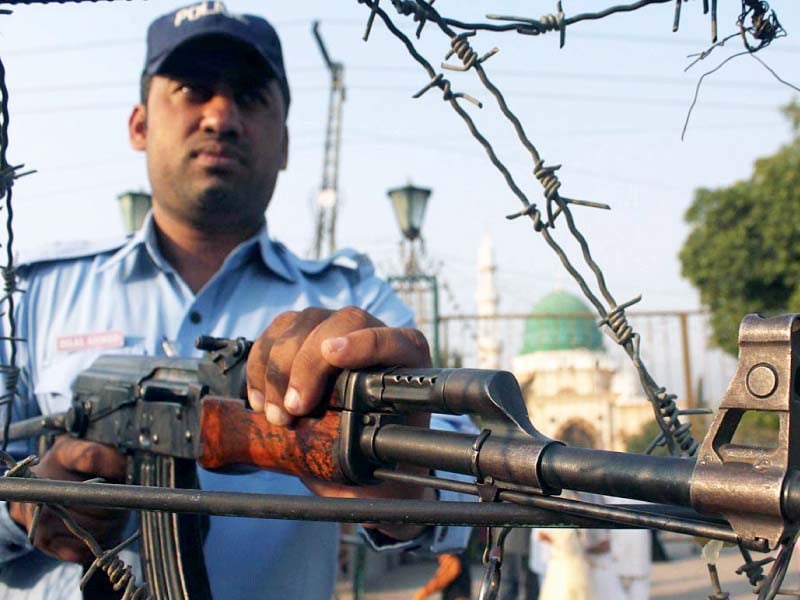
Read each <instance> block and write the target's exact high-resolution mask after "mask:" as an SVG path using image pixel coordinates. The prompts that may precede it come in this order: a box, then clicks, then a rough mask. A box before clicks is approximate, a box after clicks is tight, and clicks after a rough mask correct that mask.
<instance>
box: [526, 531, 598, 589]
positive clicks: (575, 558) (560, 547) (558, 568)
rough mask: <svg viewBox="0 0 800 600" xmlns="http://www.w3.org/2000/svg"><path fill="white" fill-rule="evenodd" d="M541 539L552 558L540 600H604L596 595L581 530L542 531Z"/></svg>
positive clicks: (549, 561) (548, 565)
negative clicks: (582, 542) (593, 590)
mask: <svg viewBox="0 0 800 600" xmlns="http://www.w3.org/2000/svg"><path fill="white" fill-rule="evenodd" d="M539 539H540V540H541V541H542V542H543V543H542V544H540V546H542V545H545V544H546V546H547V548H548V552H549V555H550V556H549V559H548V561H547V572H546V573H545V574H544V579H543V580H542V587H541V590H540V591H539V600H600V598H601V597H599V596H596V595H595V594H593V593H592V585H591V581H590V577H591V576H590V569H589V562H588V561H587V559H586V554H585V552H584V550H583V545H582V544H581V539H580V534H579V533H578V530H577V529H547V530H539Z"/></svg>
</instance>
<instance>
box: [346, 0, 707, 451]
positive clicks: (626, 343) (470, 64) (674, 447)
mask: <svg viewBox="0 0 800 600" xmlns="http://www.w3.org/2000/svg"><path fill="white" fill-rule="evenodd" d="M359 3H361V4H366V5H367V6H368V7H369V8H370V11H371V12H370V21H369V22H368V23H367V32H366V35H365V37H368V36H369V30H370V28H371V26H372V21H374V17H375V16H379V17H380V18H381V20H382V21H383V23H384V24H385V25H386V27H387V28H388V29H389V31H390V32H391V33H392V34H394V35H395V36H396V37H397V38H398V39H399V40H400V41H401V42H403V44H404V45H405V46H406V49H407V50H408V52H409V54H411V56H412V57H413V58H414V59H415V60H416V61H417V62H418V63H419V64H420V65H421V66H422V67H423V68H424V69H425V71H426V72H427V73H428V75H429V76H430V77H431V81H430V83H429V84H428V85H427V86H426V87H425V88H424V89H423V90H422V92H424V91H427V90H428V89H431V88H432V87H439V88H440V89H442V91H443V92H444V100H445V101H447V102H449V103H450V105H451V107H452V108H453V110H454V111H455V112H456V113H457V114H458V115H459V116H460V117H461V118H462V120H463V121H464V122H465V124H466V125H467V128H468V129H469V131H470V133H471V134H472V135H473V137H474V138H475V139H476V140H477V141H478V143H480V144H481V146H483V148H484V150H485V151H486V153H487V155H488V157H489V160H490V161H491V162H492V164H493V165H494V166H495V168H497V169H498V171H499V172H500V173H501V174H502V176H503V178H504V179H505V181H506V184H507V185H508V186H509V188H510V189H511V191H512V192H513V193H514V195H515V196H517V198H518V199H519V200H520V202H521V203H522V205H523V208H522V210H521V211H520V212H518V213H516V214H514V215H510V216H509V218H512V219H513V218H517V217H520V216H527V217H529V218H530V219H531V221H532V222H533V227H534V230H535V231H537V232H539V233H541V234H542V236H543V237H544V239H545V241H546V242H547V244H548V245H549V246H550V247H551V248H552V249H553V251H554V252H555V253H556V255H557V256H558V257H559V259H560V260H561V262H562V264H563V266H564V268H565V269H566V270H567V272H568V273H569V274H570V275H571V276H572V277H573V279H575V281H576V282H577V283H578V285H579V287H580V288H581V291H582V292H583V294H584V295H585V296H586V298H587V299H588V300H589V301H590V302H591V304H592V305H593V306H594V307H595V309H596V310H597V312H598V314H599V315H600V318H601V320H600V326H602V327H604V328H605V329H606V332H607V333H608V334H609V335H610V337H611V338H612V339H613V340H614V341H615V342H616V343H617V344H619V345H620V346H622V347H623V349H624V350H625V351H626V353H627V354H628V356H629V357H630V358H631V359H632V361H633V364H634V366H635V367H636V369H637V371H638V373H639V377H640V381H641V383H642V387H643V389H644V392H645V394H646V395H647V398H648V400H649V401H650V403H651V405H652V406H653V409H654V414H655V418H656V421H657V423H658V425H659V427H660V428H661V430H662V433H661V435H660V436H659V439H658V440H657V443H656V445H664V446H666V447H667V448H668V449H669V451H670V454H673V455H682V456H693V455H694V454H695V452H696V451H697V448H698V446H699V443H698V442H697V440H695V439H694V438H693V437H692V434H691V429H690V424H689V423H688V422H686V423H683V422H681V417H682V416H683V415H684V414H686V413H685V412H684V411H681V410H680V409H679V408H678V407H677V404H676V402H675V400H676V396H675V395H674V394H670V393H667V391H666V390H665V389H664V388H663V387H661V386H659V385H657V384H656V382H655V381H654V379H653V378H652V376H651V375H650V373H649V372H648V370H647V368H646V367H645V365H644V363H643V361H642V359H641V355H640V351H639V346H640V338H639V334H637V333H635V332H634V331H633V329H632V328H631V326H630V325H629V324H628V322H627V319H626V315H625V309H626V308H627V307H629V306H630V305H632V304H634V303H635V302H638V301H639V298H637V299H635V300H632V301H630V302H624V303H618V302H617V301H616V299H615V298H614V296H613V295H612V294H611V292H610V290H609V289H608V286H607V285H606V282H605V276H604V274H603V272H602V270H601V268H600V266H599V265H598V264H597V262H596V261H595V260H594V258H593V256H592V254H591V250H590V248H589V245H588V243H587V241H586V239H585V237H584V236H583V234H582V233H581V232H580V230H579V229H578V227H577V226H576V224H575V220H574V217H573V215H572V211H571V209H570V204H575V205H579V206H589V207H593V208H604V209H607V208H608V206H607V205H604V204H600V203H595V202H587V201H583V200H575V199H572V198H567V197H564V196H562V195H561V194H560V192H559V188H560V187H561V182H560V181H559V179H558V177H557V175H556V171H557V170H558V169H559V168H560V165H554V166H547V165H546V164H545V162H544V159H543V158H542V157H541V156H540V154H539V152H538V150H537V149H536V146H535V145H534V144H533V143H532V142H531V140H530V138H529V137H528V135H527V134H526V132H525V129H524V127H523V125H522V123H521V122H520V120H519V118H518V117H517V116H516V115H515V114H514V112H513V111H512V110H511V109H510V108H509V106H508V103H507V102H506V99H505V97H504V96H503V94H502V92H501V91H500V90H499V89H498V88H497V87H496V86H495V85H494V83H493V82H492V81H491V79H490V78H489V76H488V74H487V73H486V71H485V69H484V67H483V62H484V61H485V58H488V57H489V56H491V55H493V54H494V53H495V51H492V52H491V53H489V54H487V55H486V56H485V58H484V59H483V60H481V59H478V58H477V56H478V54H477V53H476V52H475V51H474V50H473V49H472V48H469V47H468V42H467V37H469V36H465V35H464V34H460V33H457V32H456V31H454V29H453V28H452V27H451V26H450V25H449V24H448V21H447V20H446V19H444V18H442V17H441V16H440V15H439V13H438V12H437V11H436V9H434V8H433V7H432V6H431V5H430V4H428V3H425V2H422V1H421V0H420V1H418V2H410V1H409V0H404V1H402V2H401V1H400V0H393V2H392V4H393V5H395V7H396V8H398V7H399V9H400V10H399V12H400V13H401V14H413V15H415V17H421V16H424V18H425V19H426V21H428V22H431V23H435V24H436V25H437V26H438V27H439V29H440V30H441V31H442V32H443V33H444V34H445V35H447V36H448V37H449V38H450V50H449V51H448V53H447V55H446V60H447V59H448V58H451V57H452V56H453V55H454V54H455V55H457V56H458V57H459V58H461V60H462V61H463V64H464V67H465V69H464V70H469V69H472V70H474V71H475V72H476V73H477V75H478V78H479V79H480V81H481V83H482V84H483V86H484V88H485V89H487V90H488V91H489V92H490V93H491V94H492V96H493V97H494V98H495V100H496V102H497V104H498V107H499V109H500V111H501V112H502V114H503V116H504V117H505V118H506V119H507V120H508V121H509V122H510V123H511V125H512V127H513V129H514V131H515V132H516V134H517V138H518V139H519V141H520V143H521V144H522V145H523V147H524V148H525V149H526V150H527V151H528V153H529V154H530V157H531V160H532V162H533V165H534V170H533V173H534V176H535V177H536V179H537V180H538V181H539V183H540V184H541V185H542V187H543V189H544V196H545V199H546V203H547V204H546V213H547V218H546V219H545V218H543V215H542V211H541V210H540V209H539V208H538V207H537V206H536V204H534V203H532V202H531V201H530V200H529V199H528V197H527V195H526V194H525V192H524V191H523V190H522V189H521V188H520V186H519V185H518V184H517V183H516V181H515V180H514V178H513V176H512V175H511V173H510V171H509V170H508V168H507V167H506V166H505V165H504V164H503V163H502V162H501V161H500V159H499V158H498V157H497V154H496V153H495V151H494V148H493V147H492V145H491V143H490V142H489V141H488V140H487V138H486V137H485V136H484V135H483V134H482V133H481V132H480V131H479V130H478V128H477V126H476V125H475V122H474V120H473V119H472V117H471V116H470V115H469V113H467V112H466V111H465V110H464V108H463V107H462V106H461V105H460V103H459V102H458V100H459V97H462V96H460V95H458V94H456V93H453V92H452V86H451V84H450V82H449V81H448V80H447V79H445V78H444V76H443V75H442V74H441V73H436V71H435V69H434V68H433V66H432V65H431V64H430V62H428V60H427V59H425V58H424V57H423V56H422V55H421V54H420V53H419V52H418V51H417V50H416V48H415V46H414V43H413V42H412V41H411V40H410V39H409V38H408V37H407V36H406V35H405V34H403V33H402V32H401V31H400V30H399V29H398V28H397V27H396V26H395V25H394V23H393V21H392V19H391V17H389V15H388V14H387V13H386V12H385V11H384V10H383V9H382V8H381V7H380V6H379V2H378V1H377V0H359ZM413 7H417V8H416V10H415V11H412V8H413ZM470 33H472V32H470ZM456 48H457V49H458V50H456ZM422 92H420V93H417V94H415V96H414V97H419V96H420V95H421V93H422ZM561 215H563V217H564V220H565V221H566V224H567V228H568V230H569V232H570V234H571V235H572V237H573V238H574V239H575V240H576V241H577V243H578V245H579V246H580V249H581V253H582V256H583V259H584V262H585V263H586V265H587V266H588V268H589V269H590V270H591V272H592V273H593V275H594V278H595V281H596V285H597V287H598V289H599V292H600V296H601V297H602V299H601V297H598V295H596V294H595V293H594V292H593V291H592V289H591V288H590V286H589V284H588V283H587V281H586V280H585V278H584V277H583V276H582V275H581V273H580V272H579V271H578V269H577V268H576V267H575V266H574V265H573V264H572V262H571V261H570V260H569V258H568V257H567V255H566V253H565V251H564V250H563V248H562V247H561V246H560V245H559V244H558V243H557V242H556V240H555V239H554V238H553V236H552V234H551V233H550V229H553V228H554V227H555V222H556V219H558V218H559V216H561Z"/></svg>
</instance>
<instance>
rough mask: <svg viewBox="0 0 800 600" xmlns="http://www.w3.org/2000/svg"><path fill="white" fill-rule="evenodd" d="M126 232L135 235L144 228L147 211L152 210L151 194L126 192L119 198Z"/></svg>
mask: <svg viewBox="0 0 800 600" xmlns="http://www.w3.org/2000/svg"><path fill="white" fill-rule="evenodd" d="M117 200H118V201H119V209H120V211H121V212H122V222H123V224H124V225H125V231H127V232H128V233H133V232H134V231H136V230H137V229H139V228H140V227H141V226H142V223H143V222H144V217H145V215H146V214H147V211H148V210H150V205H151V199H150V194H147V193H145V192H125V193H124V194H120V195H119V196H117Z"/></svg>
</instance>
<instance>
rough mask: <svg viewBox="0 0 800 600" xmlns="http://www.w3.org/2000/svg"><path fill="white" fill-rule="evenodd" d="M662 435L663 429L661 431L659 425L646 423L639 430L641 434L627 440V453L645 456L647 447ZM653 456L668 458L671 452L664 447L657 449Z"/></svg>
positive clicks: (653, 422)
mask: <svg viewBox="0 0 800 600" xmlns="http://www.w3.org/2000/svg"><path fill="white" fill-rule="evenodd" d="M660 433H661V429H659V427H658V423H656V422H655V421H649V422H648V423H645V425H644V426H642V428H641V429H640V430H639V433H636V434H634V435H632V436H630V437H629V438H628V439H627V440H625V451H626V452H633V453H635V454H644V451H645V450H646V449H647V446H649V445H650V443H651V442H652V441H653V440H654V439H656V437H657V436H658V435H659V434H660ZM653 454H654V455H656V456H667V455H668V454H669V452H667V450H666V448H665V447H663V446H662V447H659V448H656V449H655V450H654V451H653Z"/></svg>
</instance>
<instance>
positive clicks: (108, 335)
mask: <svg viewBox="0 0 800 600" xmlns="http://www.w3.org/2000/svg"><path fill="white" fill-rule="evenodd" d="M124 345H125V334H124V333H123V332H121V331H117V330H115V331H95V332H93V333H79V334H76V335H63V336H61V337H59V338H56V350H58V351H59V352H76V351H78V350H100V349H102V350H108V349H111V348H122V347H123V346H124Z"/></svg>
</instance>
